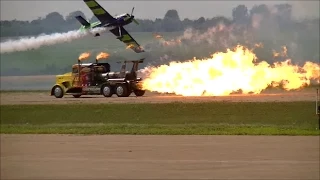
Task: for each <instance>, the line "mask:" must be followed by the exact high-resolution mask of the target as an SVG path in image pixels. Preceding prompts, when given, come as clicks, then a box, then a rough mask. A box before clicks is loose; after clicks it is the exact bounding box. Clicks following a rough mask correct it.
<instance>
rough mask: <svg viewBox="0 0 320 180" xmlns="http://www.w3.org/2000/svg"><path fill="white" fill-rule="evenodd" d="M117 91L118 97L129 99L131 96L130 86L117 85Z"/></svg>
mask: <svg viewBox="0 0 320 180" xmlns="http://www.w3.org/2000/svg"><path fill="white" fill-rule="evenodd" d="M115 90H116V94H117V96H118V97H128V96H129V95H130V93H129V89H128V86H127V85H126V84H118V85H116V88H115Z"/></svg>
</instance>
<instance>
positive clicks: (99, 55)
mask: <svg viewBox="0 0 320 180" xmlns="http://www.w3.org/2000/svg"><path fill="white" fill-rule="evenodd" d="M109 56H110V54H108V53H104V52H101V53H99V54H98V55H97V57H96V60H100V59H107V58H108V57H109Z"/></svg>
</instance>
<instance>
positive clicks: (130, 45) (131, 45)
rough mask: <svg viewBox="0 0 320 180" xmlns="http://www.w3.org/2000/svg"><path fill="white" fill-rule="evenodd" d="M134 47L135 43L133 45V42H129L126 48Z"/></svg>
mask: <svg viewBox="0 0 320 180" xmlns="http://www.w3.org/2000/svg"><path fill="white" fill-rule="evenodd" d="M132 47H134V45H133V44H129V45H128V46H127V47H126V49H130V48H132Z"/></svg>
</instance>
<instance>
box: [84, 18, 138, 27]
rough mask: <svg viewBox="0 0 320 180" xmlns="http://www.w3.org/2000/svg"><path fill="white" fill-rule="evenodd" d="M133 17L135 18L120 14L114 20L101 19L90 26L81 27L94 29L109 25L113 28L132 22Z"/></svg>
mask: <svg viewBox="0 0 320 180" xmlns="http://www.w3.org/2000/svg"><path fill="white" fill-rule="evenodd" d="M132 19H133V18H127V17H126V16H120V17H117V19H116V20H115V21H113V22H108V23H101V22H100V21H96V22H93V23H90V26H81V28H80V29H93V28H98V27H109V28H112V29H113V28H116V27H119V26H126V25H128V24H130V23H132Z"/></svg>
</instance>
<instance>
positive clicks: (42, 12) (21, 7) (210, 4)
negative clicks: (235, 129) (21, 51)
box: [0, 0, 319, 20]
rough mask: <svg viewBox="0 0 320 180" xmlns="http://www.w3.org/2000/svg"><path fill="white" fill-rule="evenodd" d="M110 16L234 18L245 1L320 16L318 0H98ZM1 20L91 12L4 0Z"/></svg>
mask: <svg viewBox="0 0 320 180" xmlns="http://www.w3.org/2000/svg"><path fill="white" fill-rule="evenodd" d="M97 2H98V3H100V4H101V5H102V6H103V7H104V8H105V9H106V10H107V11H109V12H110V14H111V15H116V14H122V13H130V12H131V9H132V7H133V6H134V7H135V11H134V15H135V16H136V18H141V19H155V18H163V16H164V14H165V13H166V12H167V10H169V9H176V10H178V13H179V16H180V18H181V19H184V18H189V19H198V18H199V17H201V16H203V17H205V18H207V17H208V18H212V17H214V16H217V15H223V16H227V17H231V12H232V8H234V7H236V6H237V5H239V4H244V5H246V6H247V7H248V9H250V8H251V7H252V6H253V5H254V4H262V3H264V4H269V5H272V4H278V3H283V2H288V3H290V4H292V5H293V12H294V16H295V17H299V18H300V17H306V16H308V17H310V16H317V17H319V1H307V0H306V1H292V0H291V1H271V0H270V1H134V0H132V1H121V0H118V1H106V0H98V1H97ZM0 3H1V20H13V19H17V20H33V19H37V18H38V17H45V16H46V15H47V14H48V13H50V12H54V11H57V12H59V13H60V14H62V15H63V16H66V15H68V14H69V13H70V12H72V11H77V10H81V11H82V12H84V13H85V15H86V16H87V18H91V17H92V15H93V14H92V12H91V11H90V10H89V8H88V7H87V6H86V5H85V3H84V2H83V1H82V0H77V1H76V0H72V1H64V0H59V1H48V0H37V1H32V0H21V1H19V0H1V1H0Z"/></svg>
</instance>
